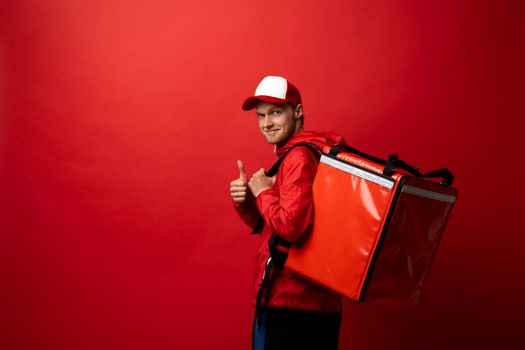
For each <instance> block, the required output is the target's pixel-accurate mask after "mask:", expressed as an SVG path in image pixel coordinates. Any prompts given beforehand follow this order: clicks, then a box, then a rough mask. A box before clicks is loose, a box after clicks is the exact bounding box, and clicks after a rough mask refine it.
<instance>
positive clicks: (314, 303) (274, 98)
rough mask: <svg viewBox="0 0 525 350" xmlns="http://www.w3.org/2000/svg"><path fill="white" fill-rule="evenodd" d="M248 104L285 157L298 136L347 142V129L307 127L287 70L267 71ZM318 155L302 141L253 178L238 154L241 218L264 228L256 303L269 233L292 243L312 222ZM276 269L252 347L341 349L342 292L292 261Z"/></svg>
mask: <svg viewBox="0 0 525 350" xmlns="http://www.w3.org/2000/svg"><path fill="white" fill-rule="evenodd" d="M242 108H243V109H244V110H245V111H248V110H252V109H254V108H255V114H256V116H257V119H258V124H259V129H260V131H261V133H262V134H263V136H264V138H265V139H266V141H267V142H268V143H270V144H272V145H275V153H276V155H277V156H278V157H281V156H283V155H284V154H285V153H286V152H287V151H288V150H290V149H291V147H292V146H294V145H296V144H298V143H304V142H307V143H309V144H311V145H313V146H314V147H315V148H318V149H321V148H322V147H323V146H325V145H327V146H333V145H335V144H341V143H344V141H343V139H342V138H341V137H339V136H337V135H334V134H331V133H316V132H309V131H304V129H303V125H304V114H303V105H302V100H301V95H300V93H299V90H298V89H297V88H296V87H295V86H294V85H293V84H291V83H290V82H289V81H287V80H286V79H285V78H282V77H275V76H268V77H265V78H264V79H263V80H262V81H261V82H260V83H259V85H258V86H257V89H256V91H255V94H254V95H253V96H251V97H249V98H247V99H246V101H245V102H244V104H243V106H242ZM318 157H319V155H318V154H316V153H315V152H314V151H313V150H311V149H309V148H308V147H305V146H298V147H295V148H293V149H292V150H291V151H290V152H289V153H288V154H287V155H286V157H285V158H284V160H283V162H282V163H281V165H280V167H279V169H278V171H277V174H276V175H275V176H273V177H268V176H266V174H265V170H264V169H259V170H258V171H256V172H255V173H254V174H253V175H252V176H251V178H248V175H247V173H246V169H245V166H244V163H243V162H242V161H240V160H239V161H237V166H238V168H239V172H240V175H239V178H238V179H236V180H234V181H232V182H231V184H230V193H231V197H232V200H233V203H234V207H235V209H236V210H237V212H238V214H239V216H240V217H241V219H242V220H243V221H244V222H245V223H246V224H247V225H249V226H250V227H251V228H252V229H254V231H256V232H254V233H258V234H260V236H261V246H260V249H259V251H258V254H257V259H256V273H255V283H254V293H253V296H254V298H253V299H254V304H255V303H257V302H256V301H257V293H258V292H259V290H260V288H261V283H262V281H263V278H264V276H263V275H264V274H265V272H264V271H265V268H266V266H267V263H268V257H269V255H270V253H269V248H268V241H269V240H270V238H271V237H272V235H273V234H276V235H278V236H279V237H282V238H283V239H285V240H286V241H289V242H291V243H292V244H293V242H296V241H297V240H298V239H300V238H301V237H302V236H303V235H305V233H307V232H308V230H309V229H310V227H311V225H312V220H313V209H314V208H313V203H312V184H313V180H314V177H315V174H316V171H317V165H318V162H319V159H318ZM261 223H262V225H261ZM261 226H262V228H261ZM270 275H271V279H270V284H269V286H268V287H267V288H266V289H265V290H264V294H263V295H262V300H261V302H260V305H257V317H256V321H254V328H253V349H256V350H275V349H287V350H293V349H323V350H330V349H334V350H336V349H337V347H338V341H339V327H340V323H341V307H342V306H341V304H342V302H341V298H340V297H339V296H338V295H336V294H334V293H332V292H330V291H328V290H326V289H324V288H322V287H321V286H318V285H316V284H314V283H312V282H309V281H307V280H305V279H303V278H301V277H299V276H298V275H296V274H294V273H293V272H291V271H288V270H286V268H285V269H282V270H281V269H273V270H272V271H271V274H270ZM261 294H262V293H261Z"/></svg>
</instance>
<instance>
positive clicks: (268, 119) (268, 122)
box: [263, 114, 273, 128]
mask: <svg viewBox="0 0 525 350" xmlns="http://www.w3.org/2000/svg"><path fill="white" fill-rule="evenodd" d="M272 125H273V119H272V117H271V116H270V115H268V114H267V115H266V116H265V117H264V122H263V126H264V127H265V128H267V127H270V126H272Z"/></svg>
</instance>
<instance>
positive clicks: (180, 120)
mask: <svg viewBox="0 0 525 350" xmlns="http://www.w3.org/2000/svg"><path fill="white" fill-rule="evenodd" d="M519 4H521V2H519V1H515V2H512V1H475V0H466V1H452V0H450V1H439V2H437V1H436V2H425V1H415V0H414V1H379V2H369V1H335V0H327V1H324V2H322V3H321V2H318V1H293V2H292V1H282V0H280V1H273V0H270V1H264V2H261V1H254V0H249V1H246V0H244V1H241V0H223V1H194V2H188V1H184V2H182V1H168V0H156V1H123V0H107V1H68V0H48V1H20V0H18V1H15V0H11V1H5V0H4V1H2V3H1V5H0V11H1V17H0V43H1V45H0V79H1V81H2V84H1V85H0V113H1V119H0V177H1V178H0V180H1V181H0V199H1V201H0V209H1V211H0V212H1V214H0V233H1V236H0V298H1V299H0V348H1V349H144V348H146V349H211V348H213V349H247V348H248V347H249V343H250V327H251V317H252V309H251V306H250V287H251V281H252V272H253V262H254V255H255V251H256V249H257V245H258V239H257V238H256V237H250V236H249V235H247V232H248V230H247V228H246V227H245V226H244V225H243V224H242V223H241V222H240V221H239V220H238V219H237V217H236V215H235V213H234V211H233V209H232V208H231V206H230V202H229V197H228V184H229V182H230V181H231V180H232V179H233V178H235V177H236V176H238V172H237V169H236V165H235V161H236V160H237V159H243V160H244V161H245V163H246V164H247V167H248V171H249V172H250V171H255V170H256V169H258V168H259V167H261V166H269V165H271V163H272V162H273V160H274V159H273V155H272V147H271V146H268V145H267V144H265V142H264V140H263V138H262V136H260V135H259V134H258V131H257V127H256V121H255V118H254V117H253V116H252V115H251V114H250V113H245V112H242V111H241V109H240V105H241V103H242V100H243V99H244V97H246V96H247V95H248V94H251V93H252V92H253V90H254V89H255V86H256V84H257V83H258V81H259V80H260V78H262V77H263V76H264V75H268V74H279V75H284V76H286V77H288V78H289V79H290V80H291V81H293V82H294V83H295V84H296V85H297V86H299V87H300V89H301V90H302V93H303V99H304V105H305V114H306V127H307V129H317V130H332V131H336V132H338V133H340V134H342V135H344V136H345V137H346V139H347V140H348V141H349V143H350V144H352V145H354V146H356V147H357V148H360V149H362V150H365V151H368V152H371V153H374V154H376V155H379V156H386V155H387V154H388V153H389V152H398V153H399V154H400V155H401V157H402V158H404V159H405V160H407V161H409V162H411V163H414V164H415V165H417V166H420V167H421V168H422V169H421V170H422V171H427V170H431V169H434V168H438V167H443V166H447V167H449V168H450V169H451V170H452V171H453V172H454V174H455V175H456V177H457V181H456V186H457V187H458V189H459V192H460V195H459V201H458V203H457V206H456V208H455V211H454V212H453V215H452V217H451V220H450V222H449V225H448V228H447V232H446V234H445V236H444V239H443V241H442V245H441V247H440V250H439V251H438V254H437V257H436V261H435V264H434V266H433V269H432V271H431V274H430V277H429V280H428V283H427V286H426V291H425V293H424V295H423V300H422V304H420V305H418V306H394V305H360V306H359V305H354V304H351V303H346V304H345V313H344V324H343V327H342V336H341V339H342V340H341V343H342V344H341V348H342V349H387V348H388V349H445V348H447V349H452V348H454V349H461V348H484V347H485V348H498V347H499V348H506V347H507V346H509V345H510V344H512V343H516V342H518V341H520V343H521V340H522V337H521V334H520V332H521V331H522V330H521V328H522V326H523V312H524V311H525V307H524V306H523V305H524V302H523V294H524V293H525V285H524V284H525V282H524V281H525V279H524V277H525V276H524V273H523V264H524V258H523V256H524V253H525V251H524V250H525V249H524V243H525V242H524V238H523V233H524V232H523V226H522V224H521V223H520V220H519V218H520V216H522V215H523V212H524V206H523V194H524V191H523V185H522V175H521V173H522V172H523V169H524V167H523V161H522V159H521V154H522V152H520V151H521V150H522V149H521V148H520V141H521V139H522V137H523V136H522V134H523V127H522V124H523V123H522V118H523V117H524V108H523V97H524V96H523V95H524V94H523V82H524V81H525V79H524V78H525V77H524V69H523V62H524V59H525V54H524V40H523V34H524V30H523V24H522V23H520V21H522V20H523V15H522V14H523V6H521V5H519ZM520 98H521V100H522V101H520V104H518V100H519V99H520ZM498 344H499V346H498Z"/></svg>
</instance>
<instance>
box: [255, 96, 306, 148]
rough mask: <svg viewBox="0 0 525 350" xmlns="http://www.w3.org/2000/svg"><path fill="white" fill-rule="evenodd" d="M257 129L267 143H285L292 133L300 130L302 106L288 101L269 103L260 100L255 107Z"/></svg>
mask: <svg viewBox="0 0 525 350" xmlns="http://www.w3.org/2000/svg"><path fill="white" fill-rule="evenodd" d="M255 113H256V114H257V119H258V121H259V129H260V130H261V133H262V134H263V136H264V138H265V139H266V141H268V143H270V144H275V145H283V144H285V143H286V142H287V141H288V139H290V137H292V135H293V134H295V133H296V132H297V131H299V130H301V128H302V123H301V120H300V118H301V116H302V115H303V112H302V106H301V105H298V106H297V107H295V108H294V107H292V106H291V105H290V104H288V103H281V104H276V105H274V104H271V103H267V102H260V103H259V104H258V105H257V107H256V108H255Z"/></svg>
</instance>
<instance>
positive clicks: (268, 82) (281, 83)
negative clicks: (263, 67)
mask: <svg viewBox="0 0 525 350" xmlns="http://www.w3.org/2000/svg"><path fill="white" fill-rule="evenodd" d="M287 90H288V82H287V81H286V79H284V78H283V77H275V76H267V77H265V78H264V79H263V80H261V82H260V83H259V85H258V86H257V89H256V90H255V95H254V96H272V97H275V98H280V99H283V100H284V99H285V98H286V91H287Z"/></svg>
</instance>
